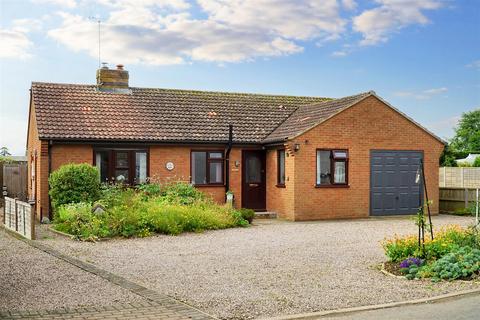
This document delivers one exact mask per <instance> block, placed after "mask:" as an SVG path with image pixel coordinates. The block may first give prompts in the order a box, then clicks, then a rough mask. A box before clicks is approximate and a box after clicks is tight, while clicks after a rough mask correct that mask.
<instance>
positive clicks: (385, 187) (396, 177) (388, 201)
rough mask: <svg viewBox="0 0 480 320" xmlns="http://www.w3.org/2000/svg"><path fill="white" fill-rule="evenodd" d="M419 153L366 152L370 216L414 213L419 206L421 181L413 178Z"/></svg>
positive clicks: (418, 162) (420, 153)
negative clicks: (367, 157)
mask: <svg viewBox="0 0 480 320" xmlns="http://www.w3.org/2000/svg"><path fill="white" fill-rule="evenodd" d="M422 158H423V153H422V152H420V151H392V150H372V151H371V153H370V214H371V215H373V216H384V215H402V214H414V213H416V212H417V210H418V207H419V206H420V205H421V202H420V201H421V196H422V192H423V188H422V184H421V182H419V183H416V181H415V176H416V174H417V170H418V168H419V165H420V160H421V159H422Z"/></svg>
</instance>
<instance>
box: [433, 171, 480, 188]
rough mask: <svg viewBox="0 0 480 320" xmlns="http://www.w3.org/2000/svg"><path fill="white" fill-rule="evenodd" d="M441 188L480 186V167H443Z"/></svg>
mask: <svg viewBox="0 0 480 320" xmlns="http://www.w3.org/2000/svg"><path fill="white" fill-rule="evenodd" d="M439 186H440V188H473V189H475V188H480V168H472V167H441V168H440V171H439Z"/></svg>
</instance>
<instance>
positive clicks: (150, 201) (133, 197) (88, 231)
mask: <svg viewBox="0 0 480 320" xmlns="http://www.w3.org/2000/svg"><path fill="white" fill-rule="evenodd" d="M191 188H192V187H191V186H188V185H186V186H185V185H180V184H175V185H174V186H170V185H169V186H168V187H166V188H165V189H163V186H162V192H161V195H157V196H155V195H153V194H150V195H147V194H146V193H145V189H143V190H142V189H139V188H138V189H137V190H135V189H132V188H125V187H122V186H104V187H103V188H102V199H100V200H99V201H98V203H101V204H102V205H104V206H105V208H106V212H104V213H102V214H100V215H96V214H93V213H91V209H92V206H91V205H90V204H86V203H82V204H76V205H64V206H61V207H60V209H59V210H58V211H59V213H58V215H57V216H56V217H55V219H54V224H55V228H57V229H58V230H60V231H63V232H67V233H69V234H72V235H75V236H76V237H77V238H79V239H84V240H95V239H97V238H101V237H115V236H121V237H133V236H136V237H145V236H149V235H151V234H152V233H162V234H169V235H177V234H180V233H182V232H202V231H204V230H214V229H224V228H231V227H238V226H246V225H248V222H247V221H245V220H244V219H243V218H242V215H241V213H240V212H239V211H238V210H234V209H232V208H230V207H228V206H221V205H217V204H215V203H213V202H212V201H208V199H205V196H203V194H202V195H201V196H199V195H198V192H197V190H194V191H193V192H192V190H191ZM165 190H166V191H165ZM185 203H186V204H185Z"/></svg>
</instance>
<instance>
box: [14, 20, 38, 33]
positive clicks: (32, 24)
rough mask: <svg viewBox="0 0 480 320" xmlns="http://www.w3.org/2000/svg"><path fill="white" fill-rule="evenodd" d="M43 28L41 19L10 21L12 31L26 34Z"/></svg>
mask: <svg viewBox="0 0 480 320" xmlns="http://www.w3.org/2000/svg"><path fill="white" fill-rule="evenodd" d="M42 28H43V21H42V20H41V19H27V18H25V19H15V20H13V21H12V30H15V31H19V32H23V33H28V32H31V31H40V30H42Z"/></svg>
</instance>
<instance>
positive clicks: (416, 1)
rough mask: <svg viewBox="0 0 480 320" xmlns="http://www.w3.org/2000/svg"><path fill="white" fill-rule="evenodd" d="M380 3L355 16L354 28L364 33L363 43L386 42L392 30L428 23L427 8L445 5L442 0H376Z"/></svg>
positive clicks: (433, 8)
mask: <svg viewBox="0 0 480 320" xmlns="http://www.w3.org/2000/svg"><path fill="white" fill-rule="evenodd" d="M376 2H377V3H378V4H379V5H380V6H378V7H375V8H373V9H369V10H365V11H363V12H362V13H361V14H360V15H358V16H356V17H354V18H353V21H352V22H353V30H354V31H356V32H360V33H361V34H362V35H363V39H362V40H361V42H360V44H361V45H373V44H377V43H380V42H386V41H387V40H388V39H389V37H390V34H391V33H392V32H397V31H398V30H399V29H402V28H404V27H406V26H409V25H412V24H422V25H424V24H427V23H429V20H428V18H427V17H426V16H425V15H424V11H426V10H435V9H439V8H441V7H442V6H443V4H442V2H441V1H440V0H376Z"/></svg>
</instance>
